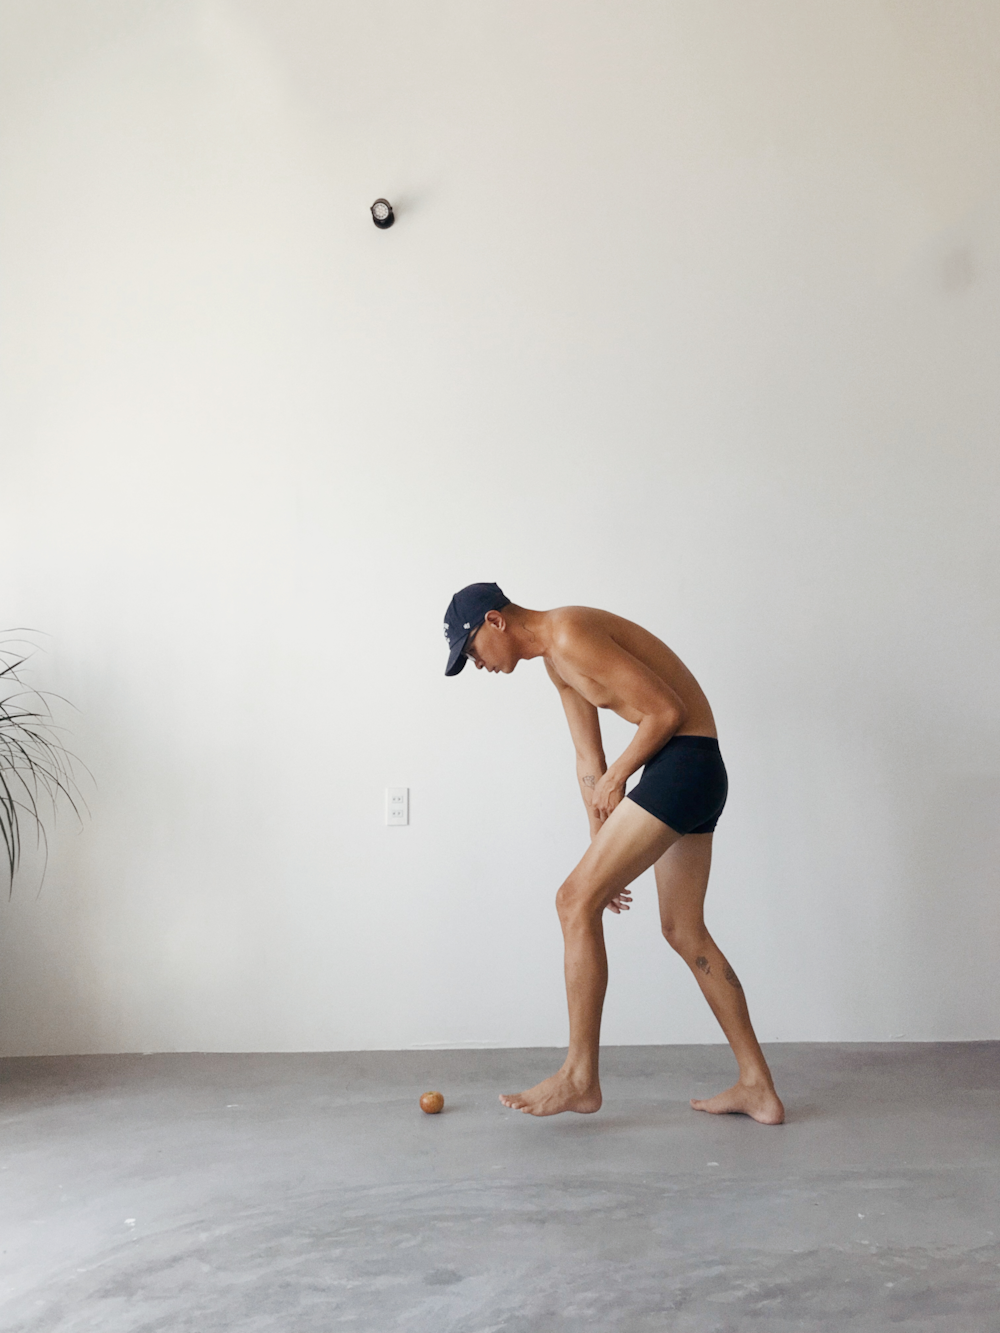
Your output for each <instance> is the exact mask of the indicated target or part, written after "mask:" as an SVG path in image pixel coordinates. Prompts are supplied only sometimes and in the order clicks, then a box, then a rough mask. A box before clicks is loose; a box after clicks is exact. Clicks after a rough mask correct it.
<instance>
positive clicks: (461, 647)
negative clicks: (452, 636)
mask: <svg viewBox="0 0 1000 1333" xmlns="http://www.w3.org/2000/svg"><path fill="white" fill-rule="evenodd" d="M471 633H472V631H471V630H470V631H469V634H471ZM469 634H466V635H465V636H464V637H463V638H461V639H459V641H458V643H456V644H455V645H454V646H453V647H452V650H451V652H450V653H449V654H448V665H447V666H446V667H445V669H444V674H445V675H446V676H457V675H458V673H459V672H460V671H461V670H462V669H463V668H464V666H465V664H466V662H467V661H468V660H469V659H468V658H467V657H466V655H465V645H466V644H467V643H468V642H469Z"/></svg>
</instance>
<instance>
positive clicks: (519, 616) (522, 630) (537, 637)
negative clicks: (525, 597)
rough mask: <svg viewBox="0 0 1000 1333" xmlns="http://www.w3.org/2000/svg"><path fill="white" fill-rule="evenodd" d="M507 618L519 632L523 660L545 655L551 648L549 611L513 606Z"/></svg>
mask: <svg viewBox="0 0 1000 1333" xmlns="http://www.w3.org/2000/svg"><path fill="white" fill-rule="evenodd" d="M505 614H506V613H505ZM507 619H508V621H509V623H510V624H511V626H512V627H513V628H514V630H515V632H516V634H517V651H518V654H519V655H520V658H521V660H522V661H524V662H527V661H530V660H531V659H532V658H533V657H544V656H545V654H546V653H547V652H548V650H549V613H548V612H547V611H529V610H528V609H527V608H526V607H523V606H515V607H512V608H511V610H510V613H509V614H508V615H507Z"/></svg>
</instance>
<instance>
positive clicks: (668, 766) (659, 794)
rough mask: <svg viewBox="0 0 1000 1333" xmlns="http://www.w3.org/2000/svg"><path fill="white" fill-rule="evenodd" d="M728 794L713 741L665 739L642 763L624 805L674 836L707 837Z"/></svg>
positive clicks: (716, 821) (695, 737)
mask: <svg viewBox="0 0 1000 1333" xmlns="http://www.w3.org/2000/svg"><path fill="white" fill-rule="evenodd" d="M728 790H729V783H728V781H727V779H726V766H725V764H724V763H723V762H722V754H721V752H720V750H719V742H718V741H717V740H716V739H715V737H714V736H671V737H670V740H668V741H667V743H666V745H665V746H664V747H663V749H662V750H657V752H656V754H654V755H653V757H652V759H648V760H647V761H646V767H645V768H644V769H643V770H642V777H641V778H640V779H639V781H638V783H637V784H636V785H635V787H633V789H632V790H631V791H630V792H629V793H628V799H629V800H630V801H635V803H636V805H641V806H642V808H643V810H648V812H649V813H650V814H651V815H653V816H655V818H656V819H659V820H662V822H663V823H664V824H669V825H670V827H671V828H672V829H673V830H674V831H675V832H676V833H711V832H712V830H713V829H714V828H715V826H716V824H717V823H718V821H719V816H720V815H721V814H722V807H723V806H724V805H725V804H726V793H727V791H728Z"/></svg>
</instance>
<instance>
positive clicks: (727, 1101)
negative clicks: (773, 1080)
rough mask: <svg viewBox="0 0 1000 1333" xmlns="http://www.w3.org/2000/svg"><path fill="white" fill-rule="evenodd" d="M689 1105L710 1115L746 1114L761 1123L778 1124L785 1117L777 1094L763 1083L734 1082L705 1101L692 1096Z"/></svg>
mask: <svg viewBox="0 0 1000 1333" xmlns="http://www.w3.org/2000/svg"><path fill="white" fill-rule="evenodd" d="M691 1105H692V1106H693V1107H694V1109H695V1110H696V1111H708V1113H709V1114H710V1115H748V1116H751V1117H752V1118H753V1119H754V1120H756V1121H757V1122H758V1123H759V1124H761V1125H780V1124H781V1123H782V1121H783V1120H784V1118H785V1108H784V1107H783V1106H782V1104H781V1101H780V1099H779V1097H778V1094H777V1093H776V1092H775V1090H774V1089H773V1088H769V1087H768V1086H767V1085H766V1084H763V1083H734V1084H733V1086H732V1087H731V1088H729V1089H728V1091H726V1092H720V1093H719V1094H718V1096H716V1097H709V1098H708V1099H707V1100H706V1101H697V1100H695V1098H693V1097H692V1099H691Z"/></svg>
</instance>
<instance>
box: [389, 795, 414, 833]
mask: <svg viewBox="0 0 1000 1333" xmlns="http://www.w3.org/2000/svg"><path fill="white" fill-rule="evenodd" d="M385 822H386V823H387V824H389V825H390V826H393V827H396V828H398V827H399V825H401V824H408V823H409V822H410V789H409V787H386V789H385Z"/></svg>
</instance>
